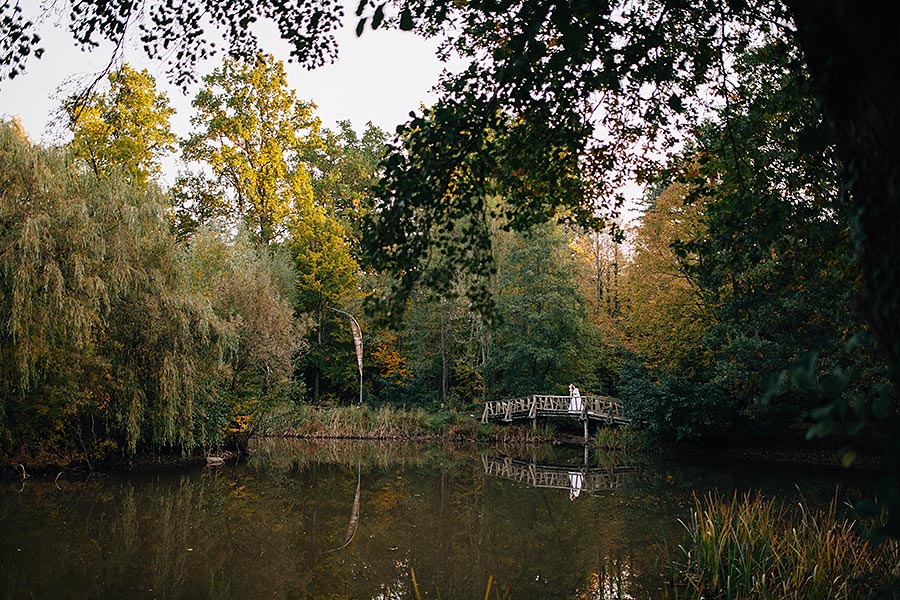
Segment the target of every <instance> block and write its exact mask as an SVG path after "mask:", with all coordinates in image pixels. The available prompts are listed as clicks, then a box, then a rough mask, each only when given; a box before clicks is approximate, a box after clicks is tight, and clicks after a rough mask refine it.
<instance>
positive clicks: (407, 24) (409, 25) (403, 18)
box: [400, 6, 415, 31]
mask: <svg viewBox="0 0 900 600" xmlns="http://www.w3.org/2000/svg"><path fill="white" fill-rule="evenodd" d="M413 27H415V23H413V19H412V13H410V11H409V7H408V6H404V7H403V11H402V12H401V13H400V29H401V30H402V31H412V29H413Z"/></svg>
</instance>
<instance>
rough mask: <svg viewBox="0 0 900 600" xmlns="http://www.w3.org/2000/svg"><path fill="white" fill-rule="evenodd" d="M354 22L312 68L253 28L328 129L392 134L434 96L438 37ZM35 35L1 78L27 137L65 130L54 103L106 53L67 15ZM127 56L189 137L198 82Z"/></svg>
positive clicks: (7, 111) (2, 98) (4, 105)
mask: <svg viewBox="0 0 900 600" xmlns="http://www.w3.org/2000/svg"><path fill="white" fill-rule="evenodd" d="M348 12H349V11H348ZM354 24H355V17H353V15H352V14H350V16H349V17H348V19H347V26H345V27H344V28H343V29H342V30H340V31H339V32H338V33H337V39H338V44H339V47H340V51H339V52H340V54H339V57H338V60H337V61H336V62H335V63H333V64H331V65H326V66H324V67H320V68H318V69H315V70H312V71H309V70H307V69H305V68H303V67H301V66H299V65H297V64H295V63H294V64H290V63H287V58H288V48H287V45H286V44H285V43H284V42H283V41H282V40H281V39H280V38H279V37H278V35H277V33H275V31H274V27H267V26H266V25H262V26H260V28H259V29H258V30H257V33H258V34H259V36H260V40H261V46H262V49H263V50H264V51H266V52H269V53H272V54H274V55H275V56H276V57H277V58H280V59H282V60H284V61H285V68H286V70H287V74H288V83H289V85H290V86H291V87H292V88H293V89H295V90H297V94H298V97H299V98H300V99H302V100H306V101H309V100H312V101H313V102H315V103H316V105H317V106H318V110H317V114H318V115H319V117H320V118H321V119H322V122H323V124H324V125H325V126H326V127H332V126H334V124H335V123H336V122H337V121H338V120H341V119H347V120H349V121H350V122H352V123H353V126H354V128H355V129H356V130H357V131H361V130H362V129H363V128H365V126H366V124H367V123H368V122H369V121H371V122H372V123H374V124H375V125H377V126H379V127H381V128H382V129H384V130H386V131H388V132H393V131H394V129H395V128H396V126H397V125H399V124H400V123H403V122H405V121H406V120H407V118H408V115H409V112H410V111H411V110H418V108H419V106H420V105H421V104H422V103H425V104H431V103H432V102H433V101H434V100H435V96H434V95H433V94H432V93H431V89H432V87H433V86H434V85H435V84H436V83H437V82H438V78H439V76H440V74H441V71H442V70H443V69H444V68H445V66H446V65H444V64H443V63H441V62H440V61H439V60H438V59H437V57H436V55H435V50H436V47H437V43H438V42H437V41H435V40H424V39H422V38H420V37H418V36H417V35H415V34H413V33H409V32H402V31H387V30H378V31H371V30H367V31H366V32H365V33H364V34H363V36H362V37H361V38H357V37H356V34H355V32H354ZM39 34H40V35H41V40H42V46H43V47H44V49H45V53H44V56H43V57H42V58H41V59H39V60H34V59H33V60H32V61H31V62H30V63H29V64H28V65H27V69H26V73H25V75H24V76H19V77H17V78H16V79H13V80H8V81H2V82H0V116H6V117H12V116H16V117H18V118H19V119H21V121H22V124H23V125H24V127H25V130H26V131H27V132H28V134H29V135H30V136H31V137H32V139H35V140H40V141H43V142H52V141H55V140H59V139H64V135H65V133H64V132H63V131H62V130H60V128H59V127H58V126H55V125H53V120H52V117H53V114H54V113H55V112H56V111H57V110H58V107H59V105H60V101H61V100H62V98H64V97H65V96H66V95H67V94H68V93H71V92H72V91H74V89H75V87H74V85H73V84H74V83H75V79H77V78H82V79H83V78H87V77H88V76H90V75H91V74H93V73H97V72H99V71H100V70H101V69H102V68H103V67H104V66H105V65H106V62H107V61H108V60H109V57H110V54H111V51H110V49H108V48H104V47H103V46H101V47H100V48H99V49H95V50H93V51H92V52H89V53H85V52H82V51H80V50H79V49H78V48H77V47H76V46H75V44H74V42H73V41H72V38H71V35H70V34H69V32H68V31H67V30H66V27H65V21H63V20H57V19H56V18H55V17H53V18H49V19H47V18H45V21H44V22H42V23H41V25H40V30H39ZM125 60H126V61H127V62H128V63H129V64H131V65H132V66H133V67H136V68H139V69H143V68H146V69H148V70H149V71H150V73H151V74H152V75H153V76H154V77H155V78H156V80H157V88H158V89H160V90H162V91H164V92H165V93H166V94H167V95H168V97H169V100H170V102H171V103H172V105H173V107H174V108H175V109H176V111H177V115H176V116H175V117H174V118H173V120H172V127H173V130H174V131H175V133H176V134H178V135H181V136H184V135H187V134H188V132H189V131H190V122H189V120H190V110H191V106H190V103H191V99H192V98H193V96H194V95H195V94H196V92H197V90H198V89H199V84H196V85H194V86H192V87H191V88H189V90H188V92H187V94H184V93H183V92H182V91H181V90H180V89H179V88H178V87H176V86H173V85H170V84H169V83H168V82H167V81H166V75H165V68H166V65H165V64H164V63H162V62H161V61H150V60H148V59H147V58H146V57H144V56H143V53H142V52H141V51H140V50H139V49H137V48H133V49H128V50H126V53H125ZM221 60H222V56H221V55H218V56H216V57H215V58H213V59H212V60H209V61H206V62H204V63H201V64H200V66H199V68H198V75H199V77H198V80H199V79H200V78H202V76H203V75H206V74H207V73H209V72H210V71H212V69H214V68H215V67H216V66H217V65H218V64H220V61H221ZM451 66H452V65H451Z"/></svg>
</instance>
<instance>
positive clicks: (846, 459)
mask: <svg viewBox="0 0 900 600" xmlns="http://www.w3.org/2000/svg"><path fill="white" fill-rule="evenodd" d="M854 462H856V451H854V450H847V451H846V452H844V453H843V454H842V455H841V464H842V465H844V467H849V466H850V465H852V464H853V463H854Z"/></svg>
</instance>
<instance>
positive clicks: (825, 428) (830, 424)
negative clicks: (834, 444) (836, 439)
mask: <svg viewBox="0 0 900 600" xmlns="http://www.w3.org/2000/svg"><path fill="white" fill-rule="evenodd" d="M834 428H835V424H834V421H822V422H821V423H817V424H815V425H813V426H812V427H810V428H809V431H807V432H806V439H808V440H815V439H819V438H824V437H828V436H829V435H831V433H832V432H833V431H834Z"/></svg>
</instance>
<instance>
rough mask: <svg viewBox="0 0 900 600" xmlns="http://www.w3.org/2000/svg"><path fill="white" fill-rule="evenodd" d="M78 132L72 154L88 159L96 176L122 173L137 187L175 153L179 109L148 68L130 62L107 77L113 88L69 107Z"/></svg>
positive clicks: (69, 102)
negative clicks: (175, 116) (174, 120)
mask: <svg viewBox="0 0 900 600" xmlns="http://www.w3.org/2000/svg"><path fill="white" fill-rule="evenodd" d="M64 108H65V111H66V115H67V116H68V118H69V126H70V127H71V129H72V132H73V133H74V134H75V136H74V140H73V141H72V153H73V154H74V155H75V156H77V157H79V158H82V159H84V160H85V161H86V162H87V163H88V165H90V167H91V169H93V171H94V173H95V174H96V175H97V177H106V176H108V175H109V174H110V172H111V171H112V170H114V169H121V170H123V171H124V172H125V174H126V176H127V177H129V178H130V179H131V180H133V181H135V182H136V183H138V184H146V183H147V182H148V181H149V180H150V179H153V178H155V177H156V176H157V175H159V172H160V165H159V159H160V158H161V157H162V156H164V155H165V154H166V153H169V152H172V151H174V150H175V134H173V133H172V130H171V128H170V125H169V118H170V117H171V116H172V115H173V114H175V110H174V109H173V108H172V107H171V106H169V101H168V99H167V98H166V97H165V96H164V95H163V94H158V93H157V92H156V81H155V80H154V79H153V76H152V75H150V73H149V72H148V71H147V70H146V69H144V70H142V71H136V70H134V69H132V68H131V67H129V66H128V65H127V64H126V65H123V66H122V67H121V68H120V69H118V70H117V71H114V72H112V73H110V74H109V90H108V91H106V92H104V93H97V92H93V93H91V94H90V95H88V96H87V97H78V96H73V97H70V98H69V99H68V100H67V101H66V103H65V106H64Z"/></svg>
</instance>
